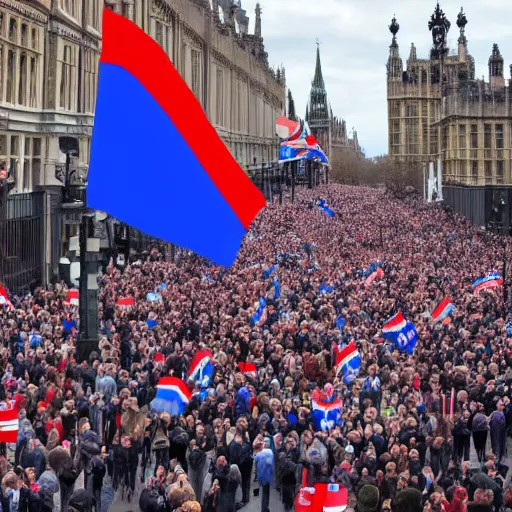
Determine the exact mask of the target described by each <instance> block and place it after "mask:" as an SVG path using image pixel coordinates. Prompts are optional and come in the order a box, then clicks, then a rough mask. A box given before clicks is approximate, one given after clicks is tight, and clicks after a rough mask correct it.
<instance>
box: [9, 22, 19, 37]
mask: <svg viewBox="0 0 512 512" xmlns="http://www.w3.org/2000/svg"><path fill="white" fill-rule="evenodd" d="M9 41H12V42H13V43H17V42H18V25H17V23H16V20H15V19H13V18H11V19H10V21H9Z"/></svg>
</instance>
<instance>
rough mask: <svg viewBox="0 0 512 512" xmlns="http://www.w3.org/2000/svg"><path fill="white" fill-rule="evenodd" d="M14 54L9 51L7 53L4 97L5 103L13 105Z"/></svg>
mask: <svg viewBox="0 0 512 512" xmlns="http://www.w3.org/2000/svg"><path fill="white" fill-rule="evenodd" d="M14 62H15V58H14V52H13V51H12V50H9V52H8V53H7V85H6V95H5V101H6V102H7V103H14V79H15V76H14V73H15V69H14Z"/></svg>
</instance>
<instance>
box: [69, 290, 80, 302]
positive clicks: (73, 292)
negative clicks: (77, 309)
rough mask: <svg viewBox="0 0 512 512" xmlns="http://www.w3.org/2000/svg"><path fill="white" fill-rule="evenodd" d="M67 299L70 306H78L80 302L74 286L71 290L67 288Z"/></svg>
mask: <svg viewBox="0 0 512 512" xmlns="http://www.w3.org/2000/svg"><path fill="white" fill-rule="evenodd" d="M67 301H68V302H69V303H70V304H71V305H72V306H78V304H79V302H80V293H79V291H78V290H77V289H76V288H72V289H71V290H68V297H67Z"/></svg>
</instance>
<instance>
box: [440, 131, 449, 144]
mask: <svg viewBox="0 0 512 512" xmlns="http://www.w3.org/2000/svg"><path fill="white" fill-rule="evenodd" d="M448 128H449V127H448V126H443V128H442V129H441V150H445V149H448Z"/></svg>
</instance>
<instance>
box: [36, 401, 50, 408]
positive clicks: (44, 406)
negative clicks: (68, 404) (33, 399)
mask: <svg viewBox="0 0 512 512" xmlns="http://www.w3.org/2000/svg"><path fill="white" fill-rule="evenodd" d="M37 408H38V409H48V404H47V403H46V402H43V401H41V402H37Z"/></svg>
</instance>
